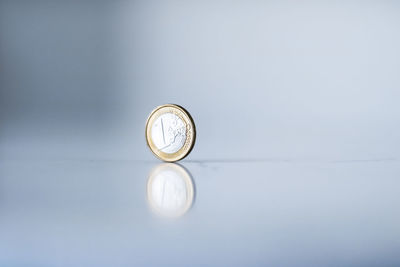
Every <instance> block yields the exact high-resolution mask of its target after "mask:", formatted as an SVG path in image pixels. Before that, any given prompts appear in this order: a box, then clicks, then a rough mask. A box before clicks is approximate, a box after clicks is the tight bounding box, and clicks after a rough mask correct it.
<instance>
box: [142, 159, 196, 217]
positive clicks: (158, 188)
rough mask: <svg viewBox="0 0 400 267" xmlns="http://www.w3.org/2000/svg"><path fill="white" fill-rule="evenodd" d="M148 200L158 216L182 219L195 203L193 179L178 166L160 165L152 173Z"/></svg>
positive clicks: (148, 186) (149, 181) (170, 164)
mask: <svg viewBox="0 0 400 267" xmlns="http://www.w3.org/2000/svg"><path fill="white" fill-rule="evenodd" d="M147 199H148V201H149V204H150V206H151V208H152V209H153V210H154V211H155V212H156V213H157V214H159V215H162V216H164V217H171V218H176V217H180V216H182V215H183V214H185V213H186V212H187V211H188V210H189V208H190V207H191V206H192V203H193V199H194V183H193V180H192V177H191V176H190V174H189V172H188V171H187V170H185V169H184V168H183V167H182V166H180V165H178V164H175V163H163V164H160V165H158V166H157V167H155V168H154V169H153V170H152V171H151V172H150V175H149V180H148V182H147Z"/></svg>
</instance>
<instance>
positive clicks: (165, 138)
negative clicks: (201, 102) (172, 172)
mask: <svg viewBox="0 0 400 267" xmlns="http://www.w3.org/2000/svg"><path fill="white" fill-rule="evenodd" d="M195 140H196V128H195V125H194V121H193V119H192V117H191V116H190V114H189V112H187V111H186V110H185V109H184V108H183V107H181V106H178V105H174V104H166V105H162V106H159V107H157V108H156V109H154V110H153V111H152V112H151V114H150V116H149V118H148V119H147V123H146V141H147V145H148V146H149V148H150V150H151V151H152V152H153V154H154V155H156V156H157V157H158V158H159V159H161V160H163V161H167V162H175V161H178V160H181V159H183V158H184V157H186V156H187V155H188V154H189V153H190V151H191V150H192V149H193V146H194V143H195Z"/></svg>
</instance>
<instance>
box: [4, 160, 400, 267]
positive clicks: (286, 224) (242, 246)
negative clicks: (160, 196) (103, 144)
mask: <svg viewBox="0 0 400 267" xmlns="http://www.w3.org/2000/svg"><path fill="white" fill-rule="evenodd" d="M159 164H162V163H159V162H157V161H154V162H153V161H152V162H143V161H68V160H59V161H40V160H37V161H7V160H3V161H1V162H0V170H1V176H0V185H1V187H0V236H1V238H0V251H1V253H0V265H1V266H21V265H24V264H25V265H28V266H38V265H39V266H172V265H174V266H204V265H206V266H260V265H261V266H266V265H269V266H366V265H367V266H371V265H372V266H378V265H379V266H397V265H398V264H399V263H400V257H399V254H398V251H399V250H400V243H399V240H400V227H399V225H400V213H399V210H398V206H399V205H398V204H399V187H400V181H399V175H398V174H399V173H400V165H399V163H398V161H391V160H388V161H367V162H357V161H355V162H353V161H344V162H310V161H279V160H269V161H268V160H266V161H236V162H229V161H228V162H212V161H186V162H182V165H183V166H184V167H185V168H186V169H187V171H188V172H190V173H191V175H192V177H193V182H194V184H195V190H196V198H195V201H194V203H193V205H192V207H191V209H190V210H189V211H188V212H187V213H186V214H184V215H183V216H181V217H178V218H175V219H172V218H167V217H162V216H159V214H157V213H154V211H153V209H152V208H151V206H150V205H149V203H148V196H147V183H148V179H149V176H150V174H151V171H152V170H153V169H154V168H157V166H158V165H159ZM375 263H376V264H375Z"/></svg>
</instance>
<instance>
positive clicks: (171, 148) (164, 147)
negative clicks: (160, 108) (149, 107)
mask: <svg viewBox="0 0 400 267" xmlns="http://www.w3.org/2000/svg"><path fill="white" fill-rule="evenodd" d="M151 138H152V140H153V143H154V145H155V146H156V147H157V149H158V150H159V151H162V152H164V153H168V154H173V153H175V152H177V151H179V149H181V148H182V147H183V145H184V144H185V141H186V125H185V123H184V122H183V120H182V119H181V118H179V117H178V116H177V115H175V114H173V113H164V114H162V115H160V116H159V117H158V118H157V119H156V120H155V121H154V123H153V126H152V127H151Z"/></svg>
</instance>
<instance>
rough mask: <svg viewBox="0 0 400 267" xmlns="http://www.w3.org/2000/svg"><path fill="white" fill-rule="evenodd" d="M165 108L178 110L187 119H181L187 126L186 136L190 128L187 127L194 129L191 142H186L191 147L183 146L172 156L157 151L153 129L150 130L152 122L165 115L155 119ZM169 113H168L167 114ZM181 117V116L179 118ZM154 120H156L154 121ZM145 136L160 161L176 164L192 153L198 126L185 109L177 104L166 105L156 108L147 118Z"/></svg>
mask: <svg viewBox="0 0 400 267" xmlns="http://www.w3.org/2000/svg"><path fill="white" fill-rule="evenodd" d="M163 108H173V109H177V110H179V111H180V112H182V113H183V114H184V115H185V116H186V117H187V118H182V117H181V119H182V120H183V121H184V123H185V124H186V136H188V134H187V132H188V129H189V128H188V127H187V125H188V124H190V127H191V129H192V137H191V140H189V141H188V140H186V141H185V142H189V147H188V148H187V147H186V148H185V145H184V146H182V148H180V149H179V150H178V151H177V152H175V153H172V154H168V153H165V152H162V151H159V150H158V149H157V147H156V146H155V145H154V143H153V141H152V138H151V131H150V130H151V129H150V127H149V126H150V125H149V124H150V122H151V121H154V120H155V119H157V118H158V117H159V116H160V115H162V114H164V113H160V114H159V115H158V116H156V117H154V116H155V115H156V114H157V112H160V110H161V109H163ZM165 113H167V112H165ZM179 117H180V116H179ZM153 118H154V119H153ZM145 136H146V143H147V146H148V147H149V148H150V150H151V152H152V153H153V154H154V155H155V156H156V157H157V158H159V159H160V160H162V161H166V162H175V161H178V160H182V159H184V158H185V157H186V156H187V155H189V154H190V152H191V151H192V149H193V147H194V145H195V142H196V125H195V124H194V120H193V118H192V116H191V115H190V113H189V112H188V111H187V110H186V109H185V108H183V107H181V106H179V105H176V104H164V105H161V106H158V107H156V108H155V109H154V110H153V111H152V112H151V113H150V115H149V117H148V118H147V121H146V128H145Z"/></svg>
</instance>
